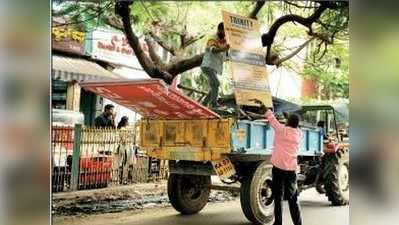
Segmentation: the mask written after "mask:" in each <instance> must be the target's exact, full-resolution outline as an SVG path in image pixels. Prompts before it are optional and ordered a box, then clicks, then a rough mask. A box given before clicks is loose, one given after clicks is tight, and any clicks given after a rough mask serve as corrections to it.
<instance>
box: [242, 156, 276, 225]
mask: <svg viewBox="0 0 399 225" xmlns="http://www.w3.org/2000/svg"><path fill="white" fill-rule="evenodd" d="M240 202H241V209H242V211H243V212H244V215H245V217H246V218H247V219H248V220H249V221H251V222H252V223H254V224H272V223H273V222H274V201H273V196H272V166H271V165H270V164H269V163H267V162H266V161H265V162H262V163H260V164H258V165H257V166H256V167H255V168H252V169H250V170H249V171H248V173H247V174H246V175H245V176H244V177H243V179H242V182H241V193H240Z"/></svg>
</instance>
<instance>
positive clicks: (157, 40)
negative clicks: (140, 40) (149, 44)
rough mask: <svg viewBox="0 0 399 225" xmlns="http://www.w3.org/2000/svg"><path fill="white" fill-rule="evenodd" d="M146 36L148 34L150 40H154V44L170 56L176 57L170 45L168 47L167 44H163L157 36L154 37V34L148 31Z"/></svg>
mask: <svg viewBox="0 0 399 225" xmlns="http://www.w3.org/2000/svg"><path fill="white" fill-rule="evenodd" d="M148 34H149V35H150V36H151V37H152V39H154V41H155V42H156V43H158V44H159V45H160V46H161V47H162V48H163V49H165V50H166V51H168V52H170V54H172V55H176V50H175V49H174V48H173V47H172V46H170V45H168V44H167V43H165V42H164V41H162V40H161V39H160V38H159V37H158V36H156V35H155V34H154V32H152V31H150V32H148Z"/></svg>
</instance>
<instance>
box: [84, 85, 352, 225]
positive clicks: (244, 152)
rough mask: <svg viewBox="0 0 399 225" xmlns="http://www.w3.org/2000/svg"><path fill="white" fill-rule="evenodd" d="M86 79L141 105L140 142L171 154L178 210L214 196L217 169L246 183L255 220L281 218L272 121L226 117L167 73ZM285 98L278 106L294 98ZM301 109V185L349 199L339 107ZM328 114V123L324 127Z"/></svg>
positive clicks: (121, 100)
mask: <svg viewBox="0 0 399 225" xmlns="http://www.w3.org/2000/svg"><path fill="white" fill-rule="evenodd" d="M82 86H83V87H84V88H86V89H88V90H90V91H93V92H95V93H97V94H99V95H102V96H103V97H107V98H110V99H111V100H113V101H115V102H117V103H118V104H124V105H125V106H127V107H131V109H133V110H135V111H139V112H141V114H142V115H143V116H144V117H143V118H142V119H141V121H140V125H139V126H140V141H139V142H140V144H139V145H140V148H141V149H143V150H145V151H146V153H147V155H148V156H150V157H153V158H156V159H162V160H169V172H170V174H169V178H168V196H169V200H170V202H171V204H172V206H173V207H174V208H175V209H176V210H177V211H178V212H180V213H182V214H195V213H198V212H199V211H201V210H202V209H203V208H204V207H205V205H206V204H207V202H208V198H209V194H210V191H211V176H212V175H218V176H219V178H220V179H221V180H222V181H223V182H224V183H226V184H233V183H237V182H238V183H240V202H241V208H242V210H243V212H244V215H245V216H246V218H247V219H248V220H249V221H251V222H252V223H254V224H272V223H273V221H274V203H273V193H272V189H271V185H272V182H273V178H272V172H271V170H272V165H271V164H270V158H271V154H272V151H273V138H274V131H273V129H272V128H271V126H270V125H269V124H268V122H267V121H266V120H246V119H241V118H234V117H228V116H227V117H223V116H220V114H218V113H215V112H214V111H212V110H210V109H207V108H205V107H203V106H201V105H199V104H198V103H196V102H195V101H193V100H191V99H190V98H187V97H186V96H184V95H183V94H182V93H179V92H177V91H176V90H173V89H170V88H168V87H167V86H166V85H164V84H163V82H161V81H159V80H151V81H148V80H147V81H113V82H90V83H84V84H82ZM277 100H278V99H276V98H274V102H273V103H275V107H276V106H278V105H279V104H280V106H281V105H283V106H284V104H285V103H287V102H285V101H279V102H277ZM291 104H292V103H291ZM282 108H284V107H282ZM288 108H289V107H288ZM293 108H294V109H293V110H292V111H295V112H296V113H299V114H301V115H302V117H303V118H304V119H306V121H305V122H304V123H301V124H300V128H301V129H302V131H303V133H304V135H303V141H302V144H301V148H300V152H299V158H298V162H299V165H300V168H299V170H298V182H299V190H303V189H306V188H311V187H317V190H318V191H320V192H322V193H325V194H326V195H327V196H328V198H329V200H330V201H331V202H332V204H333V205H344V204H348V202H349V182H348V179H349V177H348V169H349V157H348V151H349V145H348V144H347V143H344V142H343V138H342V137H341V136H340V134H339V132H338V130H337V126H336V123H335V111H334V108H333V107H329V106H323V107H316V106H315V107H313V106H308V107H301V106H296V107H293ZM320 119H324V120H325V123H326V124H327V126H325V127H321V126H317V125H318V121H319V120H320ZM334 123H335V126H331V124H334ZM334 129H335V130H334ZM328 135H330V137H328Z"/></svg>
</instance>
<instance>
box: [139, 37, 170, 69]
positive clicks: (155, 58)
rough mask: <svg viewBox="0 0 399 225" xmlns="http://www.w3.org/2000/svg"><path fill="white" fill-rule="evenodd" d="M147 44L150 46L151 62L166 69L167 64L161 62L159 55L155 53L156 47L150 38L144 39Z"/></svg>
mask: <svg viewBox="0 0 399 225" xmlns="http://www.w3.org/2000/svg"><path fill="white" fill-rule="evenodd" d="M144 40H145V42H146V43H147V46H148V53H149V55H150V58H151V60H152V61H153V62H154V64H155V65H157V66H159V67H161V68H165V66H166V65H165V63H164V62H163V61H162V60H161V58H160V57H159V56H158V54H157V53H156V52H155V46H154V42H153V41H152V40H151V39H150V37H147V36H146V37H145V38H144Z"/></svg>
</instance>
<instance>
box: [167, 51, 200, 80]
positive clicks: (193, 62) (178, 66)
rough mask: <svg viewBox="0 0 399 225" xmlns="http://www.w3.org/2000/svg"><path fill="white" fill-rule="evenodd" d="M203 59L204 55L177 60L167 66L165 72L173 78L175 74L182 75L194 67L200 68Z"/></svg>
mask: <svg viewBox="0 0 399 225" xmlns="http://www.w3.org/2000/svg"><path fill="white" fill-rule="evenodd" d="M203 57H204V53H202V54H199V55H195V56H192V57H190V58H188V59H182V60H179V61H177V62H175V63H173V64H170V65H168V66H167V71H168V72H169V73H170V74H171V75H173V76H176V75H177V74H180V73H184V72H186V71H188V70H191V69H193V68H195V67H198V66H201V63H202V59H203Z"/></svg>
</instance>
